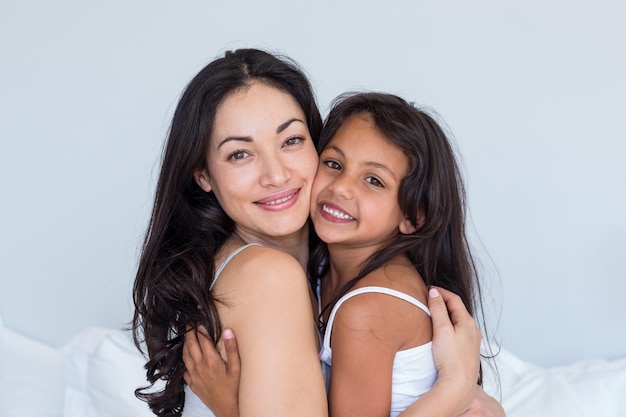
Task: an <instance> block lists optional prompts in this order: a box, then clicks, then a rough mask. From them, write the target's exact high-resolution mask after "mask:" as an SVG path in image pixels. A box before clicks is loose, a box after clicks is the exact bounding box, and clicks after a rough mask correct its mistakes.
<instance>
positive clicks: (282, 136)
mask: <svg viewBox="0 0 626 417" xmlns="http://www.w3.org/2000/svg"><path fill="white" fill-rule="evenodd" d="M320 128H321V118H320V115H319V111H318V109H317V106H316V104H315V100H314V97H313V94H312V90H311V87H310V84H309V82H308V80H307V79H306V77H305V76H304V75H303V73H302V72H301V71H300V70H299V69H298V68H297V67H296V66H295V65H294V64H291V63H289V62H288V61H287V60H281V59H278V58H276V57H274V56H272V55H270V54H267V53H264V52H261V51H257V50H239V51H234V52H228V53H226V55H225V56H224V57H223V58H220V59H217V60H215V61H213V62H212V63H210V64H209V65H208V66H207V67H205V68H204V69H203V70H202V71H200V73H199V74H198V75H197V76H196V77H195V78H194V79H193V80H192V81H191V83H190V84H189V85H188V86H187V88H186V89H185V92H184V93H183V95H182V97H181V99H180V101H179V104H178V106H177V109H176V111H175V114H174V118H173V121H172V126H171V129H170V133H169V136H168V140H167V145H166V147H165V152H164V155H163V163H162V168H161V174H160V177H159V181H158V184H157V190H156V196H155V201H154V208H153V212H152V217H151V220H150V225H149V228H148V232H147V235H146V239H145V242H144V246H143V251H142V255H141V259H140V264H139V268H138V272H137V277H136V280H135V285H134V302H135V307H136V311H135V315H134V319H133V330H134V337H135V343H136V344H137V346H138V347H140V348H141V346H142V341H143V342H144V343H145V347H146V348H147V353H148V357H149V360H148V362H147V364H146V369H147V376H148V381H149V382H150V384H151V385H150V386H149V387H145V388H143V389H139V390H137V395H138V396H139V397H140V398H142V399H144V400H146V401H147V402H148V404H149V405H150V407H151V409H152V410H153V412H154V413H155V414H157V415H180V414H181V412H182V410H183V406H184V407H185V414H186V415H189V414H188V413H190V412H193V410H194V407H195V406H196V405H198V402H197V401H196V402H193V400H194V399H196V400H197V398H196V397H195V396H194V395H193V393H191V391H189V390H187V391H186V392H185V383H184V381H183V374H184V371H185V367H184V365H183V361H182V349H183V340H184V336H185V332H186V330H187V328H189V327H192V328H195V327H196V326H198V325H202V326H204V327H205V328H206V331H207V335H208V336H209V337H210V339H211V341H212V343H217V341H218V339H219V337H220V334H221V329H222V328H223V327H230V328H232V329H234V330H235V332H236V333H237V335H238V340H239V352H240V355H241V364H242V372H241V382H240V385H239V394H240V395H239V405H238V406H239V410H238V412H239V413H240V414H241V415H244V416H245V415H251V414H254V415H255V416H258V415H271V416H281V415H299V416H307V415H311V416H325V415H327V404H326V397H325V389H324V384H323V378H322V374H321V369H320V366H319V360H318V358H317V340H316V337H317V335H316V333H315V328H314V326H313V313H312V308H311V304H310V302H307V301H310V300H311V298H310V293H309V291H308V285H307V280H306V276H305V274H304V272H303V271H304V269H303V268H304V266H305V265H306V262H307V258H308V239H309V228H308V223H307V219H308V210H309V200H310V188H311V183H312V181H313V177H314V174H315V170H316V167H317V162H318V160H317V153H316V151H315V144H316V141H317V138H318V136H319V132H320ZM218 276H219V279H216V278H217V277H218ZM159 380H162V381H165V383H164V385H162V386H158V387H155V386H154V384H155V383H156V382H157V381H159ZM185 394H187V395H185ZM200 412H204V410H200Z"/></svg>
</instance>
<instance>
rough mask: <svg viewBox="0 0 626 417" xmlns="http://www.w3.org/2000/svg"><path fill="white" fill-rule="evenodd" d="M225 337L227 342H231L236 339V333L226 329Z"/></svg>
mask: <svg viewBox="0 0 626 417" xmlns="http://www.w3.org/2000/svg"><path fill="white" fill-rule="evenodd" d="M223 337H224V339H226V340H230V339H232V338H234V337H235V333H233V331H232V330H231V329H224V333H223Z"/></svg>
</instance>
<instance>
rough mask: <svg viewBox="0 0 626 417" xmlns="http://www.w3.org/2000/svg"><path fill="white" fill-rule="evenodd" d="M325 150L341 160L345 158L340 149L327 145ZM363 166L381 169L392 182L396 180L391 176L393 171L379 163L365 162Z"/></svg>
mask: <svg viewBox="0 0 626 417" xmlns="http://www.w3.org/2000/svg"><path fill="white" fill-rule="evenodd" d="M326 149H332V150H333V151H335V152H337V153H338V154H339V155H340V156H341V157H342V158H344V159H345V158H346V154H345V153H344V152H343V151H342V150H341V149H340V148H338V147H337V146H335V145H328V146H327V147H326ZM364 165H365V166H371V167H374V168H378V169H382V170H383V171H385V172H387V173H388V174H389V175H391V177H392V178H393V179H394V180H396V181H397V180H398V179H397V178H396V176H395V175H394V174H393V171H391V169H389V167H388V166H387V165H384V164H381V163H380V162H374V161H367V162H365V164H364Z"/></svg>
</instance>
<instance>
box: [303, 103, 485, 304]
mask: <svg viewBox="0 0 626 417" xmlns="http://www.w3.org/2000/svg"><path fill="white" fill-rule="evenodd" d="M356 114H364V115H367V116H369V117H371V118H372V120H373V122H374V124H375V126H376V128H377V129H378V130H380V132H381V133H382V134H383V135H384V136H386V137H387V138H388V139H389V140H390V141H391V142H392V143H393V144H394V145H396V146H398V147H399V148H400V149H401V150H402V151H403V152H404V154H405V155H406V156H407V157H408V160H409V167H408V172H407V175H406V177H405V178H404V179H403V180H402V182H401V184H400V188H399V190H398V202H399V204H400V208H401V210H402V212H403V213H404V215H405V216H406V218H408V219H409V220H411V222H412V223H413V226H415V227H416V228H417V231H416V232H415V233H413V234H409V235H406V234H401V233H399V232H398V233H397V234H396V235H395V236H394V238H393V239H392V240H391V241H390V242H389V243H388V244H387V245H386V246H385V247H384V248H382V249H381V250H380V251H377V252H376V253H375V254H374V255H372V256H371V257H370V258H369V259H368V260H367V261H366V262H365V264H364V265H363V266H362V269H361V271H360V273H359V274H358V275H357V276H356V277H355V278H353V279H352V280H350V281H349V282H348V283H347V284H346V285H345V286H344V287H343V288H342V289H341V290H340V291H339V294H337V295H336V297H335V298H334V299H333V300H331V302H330V304H329V305H327V306H325V308H324V310H325V311H326V310H327V309H329V308H332V306H333V305H334V304H335V303H336V302H337V300H338V299H339V298H341V296H343V295H344V294H345V293H346V292H347V291H349V289H350V288H352V287H353V286H354V285H355V284H356V283H357V282H358V281H359V280H360V279H361V278H363V277H364V276H366V275H367V274H369V273H371V272H373V271H374V270H376V269H378V268H380V267H382V266H383V265H384V264H385V263H387V262H388V261H389V260H391V259H393V258H394V257H395V256H397V255H399V254H405V255H406V256H407V257H408V258H409V259H410V261H411V263H412V264H413V266H414V267H415V268H416V269H417V271H418V272H419V273H420V275H421V276H422V278H423V279H424V282H425V283H426V285H437V286H441V287H443V288H445V289H448V290H450V291H452V292H454V293H456V294H457V295H459V296H460V297H461V299H462V300H463V303H464V304H465V307H466V308H467V309H468V311H469V312H470V313H471V314H473V313H474V310H475V307H476V305H479V306H480V305H481V303H480V297H479V296H480V286H479V282H478V273H477V270H476V266H475V264H474V260H473V258H472V254H471V252H470V248H469V244H468V241H467V238H466V234H465V211H466V205H465V190H464V186H463V181H462V178H461V175H460V171H459V168H458V163H457V160H456V158H455V155H454V151H453V149H452V146H451V144H450V141H449V140H448V138H447V136H446V134H445V133H444V131H443V130H442V129H441V127H440V126H439V125H438V124H437V122H436V121H435V120H434V119H433V118H432V117H431V116H430V115H429V114H427V113H426V112H425V111H423V110H420V109H418V108H416V107H414V106H413V105H411V104H409V103H407V102H406V101H405V100H403V99H402V98H400V97H397V96H394V95H391V94H383V93H348V94H344V95H342V96H340V97H338V98H337V99H336V100H335V102H334V103H333V106H332V109H331V111H330V113H329V115H328V118H327V120H326V123H325V125H324V128H323V129H322V135H321V137H320V142H319V144H318V149H319V151H320V152H321V150H322V149H324V147H325V146H326V144H327V143H328V142H329V140H330V139H331V138H332V137H333V135H335V133H336V132H337V130H338V129H339V128H340V127H341V125H342V124H343V123H344V122H345V121H346V120H347V119H348V118H350V117H351V116H354V115H356ZM418 214H419V215H420V216H423V217H424V224H423V225H421V226H420V225H418V223H417V219H418ZM327 257H328V249H327V247H326V245H325V244H323V243H322V242H319V241H318V244H317V245H316V247H315V249H314V250H313V253H312V254H311V257H310V259H309V277H310V279H311V280H313V281H314V280H315V279H316V278H317V277H319V276H321V277H324V276H325V275H326V273H327V271H328V262H325V259H327ZM319 265H323V266H322V267H321V268H320V267H319ZM313 281H312V284H314V282H313Z"/></svg>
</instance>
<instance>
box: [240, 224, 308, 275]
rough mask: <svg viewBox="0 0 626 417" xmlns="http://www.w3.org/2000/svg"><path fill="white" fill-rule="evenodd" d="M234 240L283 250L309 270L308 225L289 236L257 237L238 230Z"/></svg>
mask: <svg viewBox="0 0 626 417" xmlns="http://www.w3.org/2000/svg"><path fill="white" fill-rule="evenodd" d="M233 237H234V238H237V239H239V240H241V242H242V243H244V244H248V243H258V244H259V245H262V246H267V247H270V248H274V249H278V250H281V251H283V252H285V253H287V254H289V255H291V256H293V257H294V258H296V259H297V260H298V262H299V263H300V265H302V268H303V269H304V270H305V271H306V270H307V262H308V261H309V226H308V224H306V225H305V226H304V227H303V228H302V229H300V230H299V231H298V232H296V233H293V234H291V235H288V236H256V235H253V234H250V233H246V232H245V231H241V230H237V231H236V232H235V236H233Z"/></svg>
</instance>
